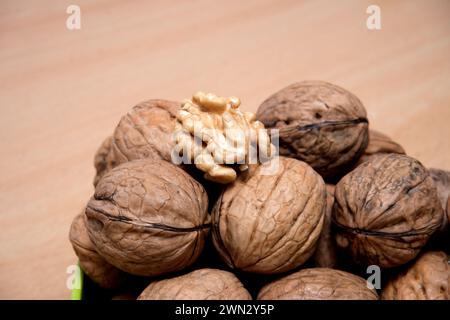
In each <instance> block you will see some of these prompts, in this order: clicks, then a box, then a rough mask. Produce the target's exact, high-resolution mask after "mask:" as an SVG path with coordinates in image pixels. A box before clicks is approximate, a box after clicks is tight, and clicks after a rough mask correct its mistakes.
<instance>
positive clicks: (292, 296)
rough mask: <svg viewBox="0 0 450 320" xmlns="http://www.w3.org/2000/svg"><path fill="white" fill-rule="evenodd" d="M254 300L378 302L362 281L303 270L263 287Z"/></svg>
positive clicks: (342, 274)
mask: <svg viewBox="0 0 450 320" xmlns="http://www.w3.org/2000/svg"><path fill="white" fill-rule="evenodd" d="M258 300H378V295H377V293H376V291H375V290H373V289H369V288H368V287H367V283H366V280H364V279H363V278H360V277H358V276H356V275H354V274H351V273H348V272H344V271H340V270H334V269H329V268H312V269H303V270H301V271H298V272H295V273H293V274H291V275H288V276H286V277H283V278H281V279H279V280H276V281H274V282H272V283H269V284H267V285H266V286H264V287H263V288H262V289H261V291H260V292H259V294H258Z"/></svg>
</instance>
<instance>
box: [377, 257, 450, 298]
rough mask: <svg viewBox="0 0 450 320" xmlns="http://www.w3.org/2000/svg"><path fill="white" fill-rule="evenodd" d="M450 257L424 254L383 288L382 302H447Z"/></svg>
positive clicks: (449, 292) (448, 296)
mask: <svg viewBox="0 0 450 320" xmlns="http://www.w3.org/2000/svg"><path fill="white" fill-rule="evenodd" d="M449 259H450V257H449V256H447V255H446V254H445V253H444V252H438V251H434V252H426V253H424V254H423V255H421V256H420V257H419V258H418V259H417V261H415V263H414V264H412V265H411V266H410V267H409V268H408V269H407V270H406V271H404V272H403V273H401V274H400V275H398V276H397V277H395V278H394V279H392V280H390V281H389V282H388V283H387V284H386V286H385V287H384V288H383V291H382V294H381V298H382V299H384V300H449V299H450V260H449Z"/></svg>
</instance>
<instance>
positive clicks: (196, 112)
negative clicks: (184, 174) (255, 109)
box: [172, 92, 275, 184]
mask: <svg viewBox="0 0 450 320" xmlns="http://www.w3.org/2000/svg"><path fill="white" fill-rule="evenodd" d="M240 104H241V102H240V100H239V99H238V98H236V97H230V98H223V97H219V96H216V95H214V94H212V93H208V94H206V93H204V92H197V93H196V94H195V95H194V96H193V97H192V99H191V100H187V101H185V102H184V103H183V106H182V108H181V109H180V110H179V111H178V113H177V123H176V126H175V137H176V150H175V152H174V155H173V156H174V158H175V161H174V158H172V161H173V162H180V161H181V159H182V160H183V161H184V162H183V163H187V162H189V163H194V164H195V166H196V167H197V168H198V169H200V170H201V171H203V172H205V179H207V180H211V181H215V182H219V183H224V184H226V183H230V182H232V181H234V180H235V179H236V176H237V172H236V169H237V168H239V170H240V171H244V170H247V168H248V165H249V164H256V163H258V159H259V160H260V159H263V160H264V159H267V158H269V157H270V156H271V155H272V154H274V153H275V147H274V146H273V145H272V144H271V142H270V138H269V136H268V134H267V132H266V130H265V129H264V125H263V124H262V123H261V122H259V121H255V115H254V114H253V113H251V112H242V111H240V109H239V106H240ZM258 152H259V154H258ZM232 165H239V166H234V167H233V166H232Z"/></svg>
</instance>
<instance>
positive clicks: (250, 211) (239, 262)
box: [212, 157, 326, 274]
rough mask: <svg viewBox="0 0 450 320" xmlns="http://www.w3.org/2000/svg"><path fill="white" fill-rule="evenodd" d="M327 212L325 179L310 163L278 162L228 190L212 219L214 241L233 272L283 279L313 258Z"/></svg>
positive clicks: (253, 170)
mask: <svg viewBox="0 0 450 320" xmlns="http://www.w3.org/2000/svg"><path fill="white" fill-rule="evenodd" d="M325 209H326V190H325V183H324V182H323V180H322V178H321V177H320V176H319V175H318V174H317V173H316V172H315V171H314V170H313V169H312V168H311V167H310V166H309V165H307V164H306V163H304V162H302V161H299V160H296V159H289V158H284V157H280V158H274V159H272V160H270V161H269V162H267V163H265V164H264V165H260V166H256V167H250V169H249V171H246V172H243V173H241V175H240V176H239V178H238V179H237V180H236V181H235V182H234V183H233V184H230V185H229V186H228V187H227V188H226V190H225V191H224V192H223V194H222V196H221V197H220V198H219V200H218V201H217V203H216V205H215V207H214V209H213V213H212V220H213V241H214V245H215V247H216V249H217V250H218V252H219V253H220V255H221V257H222V258H223V259H224V261H225V262H226V263H227V264H228V265H229V266H230V267H232V268H236V269H241V270H244V271H249V272H255V273H266V274H271V273H281V272H285V271H289V270H292V269H294V268H295V267H297V266H299V265H301V264H302V263H303V262H305V261H306V260H307V259H308V258H309V257H310V256H311V255H312V254H313V252H314V249H315V246H316V242H317V239H318V238H319V235H320V232H321V229H322V224H323V219H324V212H325Z"/></svg>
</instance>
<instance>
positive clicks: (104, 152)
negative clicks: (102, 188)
mask: <svg viewBox="0 0 450 320" xmlns="http://www.w3.org/2000/svg"><path fill="white" fill-rule="evenodd" d="M112 140H113V137H112V136H109V137H107V138H106V139H105V140H104V141H103V143H102V144H101V145H100V147H99V148H98V150H97V152H96V153H95V157H94V167H95V169H96V171H97V174H96V175H95V178H94V187H95V186H96V185H97V183H98V181H99V180H100V179H101V177H102V176H103V175H104V174H105V173H106V172H108V171H109V170H111V169H112V168H113V167H114V166H115V161H114V159H113V153H112V152H111V145H112Z"/></svg>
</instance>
